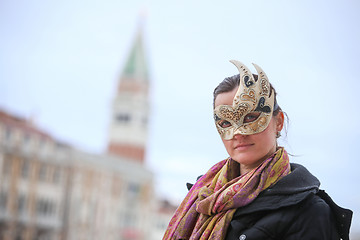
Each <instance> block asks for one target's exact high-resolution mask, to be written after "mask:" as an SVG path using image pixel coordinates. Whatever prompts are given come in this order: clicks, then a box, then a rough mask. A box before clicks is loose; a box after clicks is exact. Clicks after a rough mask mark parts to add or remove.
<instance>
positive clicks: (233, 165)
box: [163, 61, 352, 240]
mask: <svg viewBox="0 0 360 240" xmlns="http://www.w3.org/2000/svg"><path fill="white" fill-rule="evenodd" d="M231 62H232V63H233V64H234V65H235V66H236V67H237V68H238V70H239V72H240V74H239V75H236V76H233V77H230V78H226V79H224V81H223V82H221V83H220V84H219V86H218V87H217V88H215V90H214V118H215V124H216V127H217V130H218V132H219V134H220V136H221V139H222V141H223V143H224V146H225V148H226V150H227V152H228V154H229V155H230V157H229V158H227V159H225V160H223V161H221V162H219V163H217V164H215V165H214V166H213V167H212V168H211V169H210V170H209V171H208V172H207V173H206V174H205V175H203V176H201V177H200V179H198V181H197V182H196V183H195V184H194V185H193V186H192V187H191V188H190V190H189V193H188V194H187V196H186V197H185V199H184V200H183V202H182V203H181V205H180V206H179V208H178V209H177V211H176V213H175V215H174V216H173V218H172V220H171V221H170V223H169V226H168V229H167V231H166V233H165V235H164V238H163V239H216V240H219V239H240V240H245V239H284V240H295V239H307V240H309V239H316V240H319V239H324V240H325V239H326V240H332V239H340V238H341V239H349V236H348V235H349V228H350V222H351V217H352V212H351V211H350V210H347V209H342V208H340V207H338V206H337V205H336V204H335V203H334V202H333V201H332V200H331V199H330V197H329V196H328V195H327V194H326V193H325V192H324V191H322V190H319V185H320V183H319V181H318V180H317V179H316V178H315V177H314V176H313V175H311V174H310V173H309V172H308V171H307V170H306V169H305V168H304V167H302V166H301V165H298V164H290V163H289V158H288V154H287V153H286V151H285V150H284V149H283V148H282V147H278V146H277V141H276V139H277V138H278V137H279V136H280V132H281V130H282V128H283V124H284V113H283V112H282V110H281V108H280V107H279V105H278V104H277V101H276V92H275V90H274V88H273V87H272V86H271V84H270V83H269V81H268V78H267V76H266V75H265V73H264V71H263V70H262V69H261V68H260V67H259V66H257V65H255V64H254V66H255V68H256V70H257V72H258V75H253V74H251V72H250V70H249V69H248V68H247V67H246V66H245V65H244V64H242V63H240V62H238V61H231Z"/></svg>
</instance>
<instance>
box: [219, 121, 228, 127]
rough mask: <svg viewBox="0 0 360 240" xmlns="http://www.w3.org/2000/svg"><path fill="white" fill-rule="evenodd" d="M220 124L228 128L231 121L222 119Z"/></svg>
mask: <svg viewBox="0 0 360 240" xmlns="http://www.w3.org/2000/svg"><path fill="white" fill-rule="evenodd" d="M218 125H219V126H220V127H222V128H228V127H231V123H230V122H229V121H226V120H220V121H219V122H218Z"/></svg>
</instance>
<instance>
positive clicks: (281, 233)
mask: <svg viewBox="0 0 360 240" xmlns="http://www.w3.org/2000/svg"><path fill="white" fill-rule="evenodd" d="M319 185H320V182H319V180H318V179H317V178H316V177H314V176H313V175H312V174H311V173H310V172H309V171H308V170H307V169H306V168H304V167H303V166H301V165H298V164H291V173H290V174H289V175H287V176H285V177H283V178H282V179H280V180H279V182H277V183H276V184H275V185H274V186H273V187H271V188H269V189H266V190H265V191H263V192H261V193H260V194H259V196H258V197H257V198H256V199H255V200H254V201H253V202H252V203H250V204H249V205H247V206H245V207H242V208H239V209H237V211H236V212H235V215H234V217H233V219H232V221H231V224H230V227H229V229H228V232H227V236H226V240H233V239H236V240H238V239H240V240H245V239H246V240H252V239H256V240H259V239H277V240H278V239H283V240H297V239H306V240H312V239H313V240H333V239H334V240H335V239H336V240H338V239H344V240H348V239H349V230H350V223H351V218H352V212H351V211H350V210H347V209H343V208H340V207H339V206H337V205H336V204H335V203H334V202H333V201H332V200H331V198H330V197H329V196H328V195H327V194H326V193H325V192H324V191H322V190H319Z"/></svg>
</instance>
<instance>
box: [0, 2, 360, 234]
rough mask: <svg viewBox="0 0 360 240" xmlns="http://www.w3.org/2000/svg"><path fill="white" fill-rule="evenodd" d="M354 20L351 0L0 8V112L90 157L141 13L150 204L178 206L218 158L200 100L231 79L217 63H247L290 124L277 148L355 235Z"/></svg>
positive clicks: (103, 139) (359, 39)
mask: <svg viewBox="0 0 360 240" xmlns="http://www.w3.org/2000/svg"><path fill="white" fill-rule="evenodd" d="M359 12H360V3H359V2H358V1H356V0H345V1H344V0H342V1H341V0H337V1H333V0H326V1H325V0H319V1H318V0H315V1H314V0H311V1H310V0H305V1H304V0H302V1H296V2H295V1H285V0H284V1H278V0H276V1H275V0H273V1H269V0H263V1H258V0H253V1H240V0H236V1H235V0H233V1H214V2H212V3H211V2H209V1H205V0H198V1H190V0H183V1H165V0H148V1H138V0H132V1H115V0H112V1H100V0H87V1H81V0H63V1H57V2H55V1H46V0H33V1H28V0H18V1H11V0H0V36H1V37H0V107H1V108H3V109H6V110H8V111H11V112H13V113H15V114H18V115H21V116H24V117H31V118H34V119H35V120H36V122H37V124H38V125H39V126H40V127H41V128H42V129H45V130H46V131H48V132H49V133H51V134H52V135H53V136H55V137H56V138H57V139H60V140H63V141H65V142H68V143H70V144H72V145H74V146H77V147H79V148H81V149H84V150H86V151H89V152H94V153H102V152H104V149H105V147H106V143H107V130H108V124H109V121H110V120H109V117H110V107H111V103H112V100H113V98H114V94H115V87H116V85H117V82H118V78H119V75H120V73H121V70H122V67H123V64H124V62H125V60H126V57H127V54H128V52H129V48H130V46H131V44H132V41H133V39H134V37H135V33H136V30H137V26H138V22H139V15H146V20H145V24H144V39H145V45H146V50H147V59H148V62H149V69H150V74H151V101H152V109H151V113H152V116H151V121H150V136H149V149H148V153H147V157H148V159H147V164H148V166H149V168H150V169H152V170H153V172H154V173H155V174H156V184H157V187H158V194H160V195H162V196H167V197H169V198H171V199H172V200H175V201H178V200H180V199H182V198H183V197H184V195H185V194H186V189H185V183H186V182H187V181H189V182H193V181H194V180H195V179H196V177H197V176H198V175H200V174H203V173H204V172H205V171H207V169H208V168H209V167H210V166H212V165H213V164H215V163H216V162H218V161H220V160H222V159H224V158H226V157H227V154H226V152H225V150H224V147H223V146H222V143H221V140H220V137H219V136H218V134H217V132H216V129H215V126H214V123H213V119H212V91H213V89H214V88H215V87H216V85H217V84H218V83H219V82H220V81H221V80H222V79H223V78H225V77H227V76H231V75H234V74H237V69H236V68H235V67H234V66H233V65H232V64H231V63H229V62H228V61H229V60H230V59H237V60H240V61H241V62H243V63H245V64H246V65H247V66H248V67H250V69H252V70H253V71H254V72H255V69H254V68H253V67H252V66H251V63H252V62H254V63H256V64H258V65H259V66H261V67H262V68H263V69H264V71H265V72H266V73H267V75H268V77H269V79H270V81H271V82H272V84H273V85H274V86H275V88H276V90H277V91H278V93H279V97H278V102H279V104H280V106H281V107H282V109H283V110H284V111H285V112H287V114H288V116H289V118H290V124H289V126H288V134H287V137H284V138H282V143H283V144H284V145H285V146H286V149H287V150H288V152H290V153H292V154H293V155H296V156H294V157H291V161H292V162H298V163H301V164H303V165H305V166H306V167H307V168H308V169H309V170H310V171H311V172H312V173H313V174H314V175H316V176H317V177H318V178H319V179H320V181H321V182H322V188H324V189H326V190H327V192H328V193H330V195H331V196H332V197H333V199H334V200H335V201H336V202H337V203H339V204H340V205H341V206H344V207H347V208H352V209H353V210H354V211H355V216H354V222H353V229H358V231H360V229H359V227H360V219H359V217H358V216H357V215H358V214H359V213H360V191H359V187H358V183H359V181H360V177H359V174H358V169H359V165H360V164H359V156H358V154H357V150H358V149H359V147H360V128H359V123H360V121H359V119H360V113H359V110H357V107H358V106H359V104H358V103H357V102H356V101H357V100H356V96H358V95H359V87H360V83H359V82H360V81H359V73H358V71H359V69H360V61H359V56H360V44H359V43H360V27H359V23H360V15H359ZM284 135H286V134H285V133H283V136H284Z"/></svg>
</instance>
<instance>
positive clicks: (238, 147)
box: [234, 143, 254, 150]
mask: <svg viewBox="0 0 360 240" xmlns="http://www.w3.org/2000/svg"><path fill="white" fill-rule="evenodd" d="M252 145H254V144H252V143H243V144H239V145H236V146H235V147H234V149H235V150H244V149H247V148H249V147H251V146H252Z"/></svg>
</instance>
